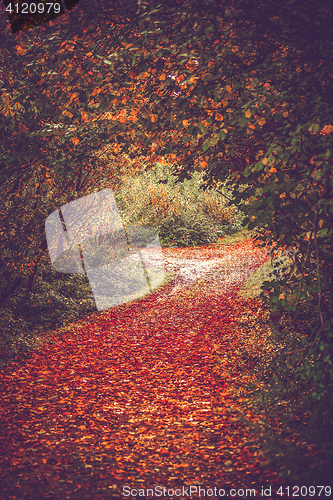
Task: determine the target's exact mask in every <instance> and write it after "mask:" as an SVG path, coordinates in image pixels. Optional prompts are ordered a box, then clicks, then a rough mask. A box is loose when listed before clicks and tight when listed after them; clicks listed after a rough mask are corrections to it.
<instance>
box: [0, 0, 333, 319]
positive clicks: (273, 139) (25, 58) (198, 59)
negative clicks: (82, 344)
mask: <svg viewBox="0 0 333 500" xmlns="http://www.w3.org/2000/svg"><path fill="white" fill-rule="evenodd" d="M92 13H93V15H92ZM332 26H333V23H332V6H331V4H330V2H328V1H325V2H322V1H319V0H302V1H294V0H285V1H280V2H279V1H269V0H260V1H256V2H254V1H245V0H235V1H233V2H230V1H228V2H227V1H217V0H216V1H214V0H203V1H200V2H198V1H195V0H185V2H184V1H176V0H175V1H174V0H170V1H166V2H163V3H162V4H160V3H159V2H157V1H142V2H136V1H130V2H128V1H118V2H109V1H106V0H103V1H100V2H98V3H97V2H95V1H94V0H89V1H87V2H84V3H82V5H81V3H79V4H78V5H77V7H76V8H74V9H73V10H72V11H71V12H69V13H68V14H66V15H64V16H60V17H59V18H57V19H55V20H53V21H51V22H50V23H48V24H44V25H41V26H39V27H38V28H33V29H26V30H24V31H22V32H19V33H16V34H15V35H14V34H12V33H10V28H9V25H6V26H3V28H2V36H3V39H4V40H3V44H2V48H1V51H0V57H1V77H0V80H1V86H2V87H1V108H0V112H1V123H0V127H1V136H2V138H3V140H2V144H1V171H0V181H1V191H2V196H3V199H4V200H5V203H4V205H3V207H2V209H1V210H2V220H3V229H2V232H1V247H2V248H3V249H4V251H3V252H2V255H3V257H2V263H1V266H2V276H3V277H5V279H4V284H3V285H2V296H3V300H4V299H5V298H6V296H8V293H9V291H10V290H11V289H12V288H13V287H14V288H15V283H17V282H18V281H17V280H20V279H30V281H31V273H33V270H34V266H35V265H36V262H38V260H39V259H40V256H41V255H42V253H43V252H44V251H45V241H44V236H43V223H44V220H45V218H46V216H47V215H48V214H49V213H51V212H52V211H53V210H54V209H55V208H57V207H59V206H61V205H62V204H64V203H66V202H68V201H70V200H71V199H74V198H77V197H78V196H80V195H82V194H87V193H88V192H91V191H93V190H96V189H102V188H103V187H107V186H112V187H115V186H116V185H117V183H119V182H121V174H122V172H123V171H124V170H126V171H127V172H129V171H131V170H133V171H135V169H136V168H138V169H141V168H143V167H149V166H150V165H153V164H154V163H155V162H156V161H159V162H160V163H163V162H165V163H169V164H170V163H172V164H174V165H175V166H176V167H177V168H178V170H179V176H180V178H185V177H190V176H191V172H193V170H204V171H205V172H206V173H207V178H208V179H209V180H210V182H214V181H215V180H216V179H223V180H229V181H230V183H231V186H232V187H233V188H234V189H235V192H234V195H235V196H236V201H237V202H238V203H240V204H241V207H242V208H243V210H244V211H245V212H246V214H247V215H248V222H250V227H251V226H252V227H256V228H258V229H260V228H261V233H262V234H264V235H270V237H271V238H272V239H273V240H274V241H278V242H279V243H281V244H282V245H283V244H285V245H289V246H290V247H293V248H296V249H297V266H298V270H299V271H300V272H301V273H302V274H303V284H302V287H303V288H304V286H305V284H306V283H305V282H306V269H307V267H308V266H309V265H311V266H312V267H313V266H314V267H313V270H314V271H313V272H314V273H315V274H314V275H312V274H311V273H310V274H311V276H315V278H314V280H312V284H310V283H307V287H308V292H309V293H312V294H314V295H316V294H317V295H318V294H319V299H318V300H319V302H318V308H319V314H320V318H321V323H322V326H323V324H324V318H323V312H322V305H323V302H324V295H325V293H326V292H328V291H329V290H331V286H332V285H331V279H330V278H328V277H327V276H330V275H331V267H332V231H333V229H332V228H333V225H332V222H331V220H332V194H331V193H332V159H331V142H332V131H333V125H332V124H331V120H332V119H331V116H332V104H333V101H332V83H331V81H332V44H333V29H332ZM239 185H242V186H245V188H243V189H242V190H241V192H240V191H239V190H238V189H237V187H238V186H239ZM19 221H20V222H19ZM267 231H268V232H267ZM22 273H23V274H22ZM311 279H312V278H311ZM278 286H279V285H278V284H276V287H278ZM302 287H301V288H302ZM273 292H274V295H275V296H276V294H278V295H281V293H280V289H278V288H276V289H274V290H273ZM300 294H301V292H300ZM281 300H282V301H286V302H285V303H284V302H281V301H280V302H279V301H278V304H280V305H286V304H287V299H281ZM274 307H275V306H274Z"/></svg>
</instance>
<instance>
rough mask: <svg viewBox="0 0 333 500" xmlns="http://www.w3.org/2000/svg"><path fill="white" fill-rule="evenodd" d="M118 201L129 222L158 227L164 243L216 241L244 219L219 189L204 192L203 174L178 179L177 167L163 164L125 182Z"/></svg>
mask: <svg viewBox="0 0 333 500" xmlns="http://www.w3.org/2000/svg"><path fill="white" fill-rule="evenodd" d="M220 188H222V187H221V186H220ZM117 203H118V207H119V210H120V212H121V215H122V218H123V221H124V223H125V225H132V224H140V225H148V226H151V227H154V228H155V229H156V230H157V231H158V233H159V237H160V240H161V244H162V246H193V245H194V246H196V245H202V244H207V243H212V242H215V241H216V240H217V239H218V238H219V237H221V236H223V235H224V234H228V233H232V232H234V231H237V229H239V228H240V226H241V221H242V214H241V213H240V212H239V211H237V210H236V209H235V207H231V208H230V207H226V204H225V202H224V200H223V197H221V195H220V194H219V193H218V191H217V190H216V189H210V190H206V191H204V182H203V175H202V174H201V173H199V172H194V173H193V176H192V178H191V179H189V180H184V181H182V182H177V177H176V175H175V170H174V169H173V168H172V167H166V166H163V165H160V164H157V165H156V166H155V168H153V169H152V170H148V171H146V172H145V173H142V174H139V175H137V176H130V177H129V178H128V179H127V180H126V181H124V183H123V185H122V188H121V189H120V190H119V191H118V192H117Z"/></svg>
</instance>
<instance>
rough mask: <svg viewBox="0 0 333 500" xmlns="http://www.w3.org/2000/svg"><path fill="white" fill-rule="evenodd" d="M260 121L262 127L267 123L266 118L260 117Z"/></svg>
mask: <svg viewBox="0 0 333 500" xmlns="http://www.w3.org/2000/svg"><path fill="white" fill-rule="evenodd" d="M258 123H259V125H260V127H262V126H263V125H265V123H266V120H265V118H260V120H259V121H258Z"/></svg>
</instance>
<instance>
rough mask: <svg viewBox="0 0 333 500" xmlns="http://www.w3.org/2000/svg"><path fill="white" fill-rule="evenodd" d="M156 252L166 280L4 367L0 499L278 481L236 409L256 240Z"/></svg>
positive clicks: (253, 312)
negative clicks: (245, 294)
mask: <svg viewBox="0 0 333 500" xmlns="http://www.w3.org/2000/svg"><path fill="white" fill-rule="evenodd" d="M164 255H165V261H166V270H176V279H175V280H174V281H173V282H171V283H169V284H168V285H167V286H166V287H165V288H163V289H161V290H159V291H157V292H156V293H154V294H152V295H150V296H147V297H146V298H144V299H143V300H141V301H137V302H132V303H127V304H124V305H122V306H118V307H116V308H113V309H110V310H108V311H103V312H102V313H95V314H93V315H91V316H89V317H88V318H86V319H85V320H84V321H79V322H77V323H76V324H74V325H72V326H71V327H70V328H67V329H65V331H64V332H62V335H60V334H59V335H58V336H57V335H56V334H54V335H53V336H52V337H51V338H50V340H49V341H48V342H47V343H46V344H45V345H44V346H43V348H42V349H41V350H40V351H37V352H34V353H33V355H32V357H31V358H30V359H29V360H26V361H24V362H20V363H19V364H18V363H17V364H12V365H10V366H7V367H5V368H4V369H3V370H2V386H1V420H2V424H1V431H0V439H1V441H0V444H1V462H2V465H1V471H2V472H1V477H2V490H1V493H0V498H1V500H2V499H4V500H8V499H30V498H31V499H34V500H39V499H48V498H59V499H60V498H61V499H65V498H69V499H104V498H105V499H107V498H121V497H122V488H123V487H124V486H129V487H133V488H140V487H141V488H143V487H144V488H148V487H155V486H157V485H160V486H162V487H166V488H175V487H182V486H183V485H195V484H197V485H202V487H207V488H208V487H217V488H226V489H227V488H232V487H234V488H255V489H256V490H257V495H259V489H260V488H261V486H263V485H266V484H267V485H272V486H273V485H274V484H276V485H281V484H283V482H282V481H281V479H279V478H278V475H277V472H276V471H275V470H274V468H273V467H272V466H270V464H269V462H268V461H267V460H266V459H265V457H264V456H263V454H262V452H261V451H260V448H259V445H258V443H257V440H256V437H255V436H253V435H252V434H251V432H250V428H249V427H248V426H247V425H246V424H244V422H243V421H242V417H244V408H245V406H244V404H243V403H244V400H245V398H246V396H245V395H244V391H241V390H240V387H242V386H243V387H244V384H245V385H246V380H247V377H248V380H250V378H251V376H252V375H251V366H247V365H246V366H245V368H246V370H247V372H246V371H245V375H244V361H243V358H242V349H244V342H245V343H246V339H245V338H244V329H239V325H240V324H242V323H243V324H244V323H247V322H249V323H251V318H253V317H258V315H260V314H262V309H261V307H262V306H261V304H260V302H259V301H258V300H256V299H251V298H248V299H246V298H241V297H240V295H239V294H238V291H239V289H240V287H241V286H242V284H243V283H244V281H245V280H246V279H247V277H248V276H249V275H251V273H253V272H254V271H255V270H256V269H257V268H258V267H259V266H260V265H261V264H262V263H263V262H264V261H265V260H267V257H266V256H265V253H264V252H263V251H262V250H259V249H258V248H255V247H253V245H252V242H251V241H245V242H242V243H240V244H238V245H235V246H231V247H228V248H225V249H217V248H212V247H209V246H207V247H204V248H201V249H197V248H186V249H165V250H164ZM189 262H190V265H189ZM194 262H197V263H198V265H199V266H200V263H205V265H204V266H202V267H201V271H200V272H197V271H198V270H197V271H195V266H193V263H194ZM207 262H210V263H211V265H208V264H207ZM186 269H187V271H186ZM253 337H254V336H253V335H252V337H251V338H253ZM257 340H258V344H257V345H256V346H254V345H252V346H251V348H252V349H253V350H254V351H258V350H260V347H261V345H262V339H261V336H260V332H259V334H258V336H257ZM245 416H246V417H247V418H248V419H251V418H252V419H254V418H256V417H255V416H254V415H252V414H251V412H250V411H248V413H247V414H246V415H245ZM186 497H187V496H186ZM131 498H132V497H131ZM133 498H134V497H133ZM164 498H166V497H164ZM178 498H183V497H181V496H180V497H178ZM193 498H195V497H193ZM211 498H217V497H214V496H213V497H211Z"/></svg>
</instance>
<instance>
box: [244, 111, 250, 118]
mask: <svg viewBox="0 0 333 500" xmlns="http://www.w3.org/2000/svg"><path fill="white" fill-rule="evenodd" d="M245 116H246V118H250V116H251V110H250V109H247V110H246V113H245Z"/></svg>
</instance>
